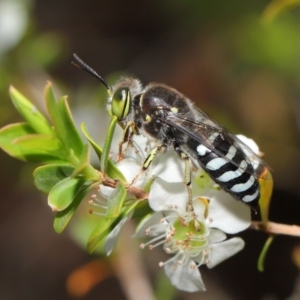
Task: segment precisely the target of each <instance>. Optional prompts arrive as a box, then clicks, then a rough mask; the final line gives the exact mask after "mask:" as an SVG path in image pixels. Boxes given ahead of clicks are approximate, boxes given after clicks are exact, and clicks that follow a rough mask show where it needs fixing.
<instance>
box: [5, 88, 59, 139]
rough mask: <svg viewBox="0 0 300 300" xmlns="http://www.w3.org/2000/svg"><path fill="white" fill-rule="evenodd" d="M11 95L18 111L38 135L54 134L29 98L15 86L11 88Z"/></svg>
mask: <svg viewBox="0 0 300 300" xmlns="http://www.w3.org/2000/svg"><path fill="white" fill-rule="evenodd" d="M9 94H10V97H11V99H12V102H13V104H14V106H15V108H16V109H17V111H18V112H19V113H20V114H21V116H22V117H23V118H24V119H25V120H26V121H27V122H28V124H29V125H30V126H31V128H32V129H33V130H34V131H35V132H36V133H42V134H49V135H51V134H54V132H53V129H52V127H51V125H50V124H49V122H48V121H47V120H46V118H45V117H44V116H43V115H42V114H41V113H40V112H39V111H38V110H37V108H36V107H35V106H34V105H33V104H32V103H31V102H30V101H29V100H28V99H27V98H25V97H24V96H23V95H22V94H21V93H20V92H19V91H17V90H16V89H15V88H14V87H13V86H11V87H10V88H9Z"/></svg>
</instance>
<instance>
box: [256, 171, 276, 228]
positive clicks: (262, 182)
mask: <svg viewBox="0 0 300 300" xmlns="http://www.w3.org/2000/svg"><path fill="white" fill-rule="evenodd" d="M258 181H259V186H260V198H259V200H258V203H259V208H260V215H261V219H262V221H263V223H264V224H265V225H267V223H268V220H269V208H270V204H271V198H272V192H273V178H272V174H271V172H270V171H269V170H268V169H267V168H266V169H265V173H264V174H263V176H262V178H259V179H258Z"/></svg>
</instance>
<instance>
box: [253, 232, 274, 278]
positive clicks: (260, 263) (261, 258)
mask: <svg viewBox="0 0 300 300" xmlns="http://www.w3.org/2000/svg"><path fill="white" fill-rule="evenodd" d="M274 237H275V236H274V235H270V236H269V237H268V239H267V240H266V242H265V244H264V247H263V249H262V250H261V253H260V255H259V258H258V262H257V268H258V271H260V272H263V271H264V268H265V267H264V265H265V260H266V257H267V253H268V250H269V248H270V246H271V244H272V242H273V240H274Z"/></svg>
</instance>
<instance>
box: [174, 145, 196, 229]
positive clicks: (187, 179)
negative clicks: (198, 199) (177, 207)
mask: <svg viewBox="0 0 300 300" xmlns="http://www.w3.org/2000/svg"><path fill="white" fill-rule="evenodd" d="M175 151H176V152H177V153H178V155H179V157H180V158H181V159H182V160H183V161H184V174H183V175H184V176H183V178H184V183H185V186H186V189H187V192H188V202H187V205H186V210H187V211H188V212H191V213H192V215H193V217H194V225H195V228H196V230H197V231H200V230H201V228H200V225H199V222H198V221H197V215H196V214H195V211H194V207H193V198H192V162H191V159H190V158H189V156H188V155H187V154H186V153H184V152H183V151H182V150H180V149H179V148H178V147H175Z"/></svg>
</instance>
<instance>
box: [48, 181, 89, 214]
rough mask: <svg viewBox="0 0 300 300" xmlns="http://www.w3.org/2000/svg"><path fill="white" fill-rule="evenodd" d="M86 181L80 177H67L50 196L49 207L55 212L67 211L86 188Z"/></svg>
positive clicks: (56, 186)
mask: <svg viewBox="0 0 300 300" xmlns="http://www.w3.org/2000/svg"><path fill="white" fill-rule="evenodd" d="M85 182H86V180H85V179H83V178H78V177H67V178H65V179H63V180H61V181H60V182H58V183H57V184H56V185H55V186H54V187H53V188H52V189H51V191H50V193H49V195H48V205H49V206H50V207H51V208H52V210H53V211H62V210H64V209H66V208H67V207H68V206H69V205H70V204H71V203H72V202H73V201H74V199H75V197H76V196H77V194H78V193H79V192H80V191H81V189H82V188H83V187H84V184H85Z"/></svg>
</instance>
